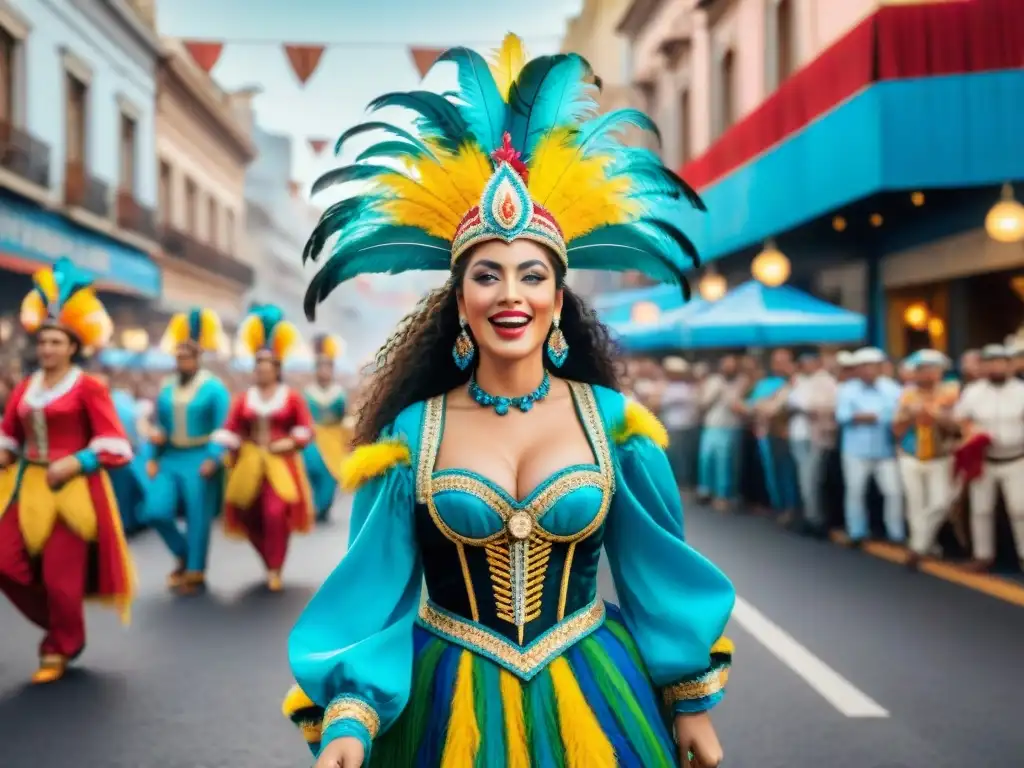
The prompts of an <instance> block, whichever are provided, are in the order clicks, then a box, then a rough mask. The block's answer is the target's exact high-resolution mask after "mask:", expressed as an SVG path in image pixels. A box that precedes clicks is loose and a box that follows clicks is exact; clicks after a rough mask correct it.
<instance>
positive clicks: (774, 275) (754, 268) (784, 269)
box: [750, 240, 791, 288]
mask: <svg viewBox="0 0 1024 768" xmlns="http://www.w3.org/2000/svg"><path fill="white" fill-rule="evenodd" d="M790 271H791V270H790V264H789V259H787V258H786V254H784V253H783V252H782V251H780V250H779V249H778V248H776V247H775V241H774V240H769V241H768V242H766V243H765V245H764V250H762V251H761V252H760V253H759V254H757V256H755V257H754V261H753V262H752V263H751V265H750V272H751V274H753V276H754V279H756V280H757V281H759V282H760V283H762V284H763V285H767V286H768V287H769V288H776V287H778V286H780V285H782V284H783V283H784V282H786V281H787V280H789V275H790Z"/></svg>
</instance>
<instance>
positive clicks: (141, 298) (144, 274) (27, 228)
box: [0, 192, 161, 331]
mask: <svg viewBox="0 0 1024 768" xmlns="http://www.w3.org/2000/svg"><path fill="white" fill-rule="evenodd" d="M62 257H67V258H70V259H71V260H72V261H74V262H75V264H77V265H78V266H79V267H81V268H82V269H84V270H86V271H87V272H89V273H90V274H91V275H92V276H93V278H94V279H95V281H96V287H97V289H98V290H99V291H100V293H101V295H102V297H103V299H104V301H105V303H106V304H107V308H108V311H110V313H111V316H112V318H113V320H114V324H115V327H116V328H118V330H119V331H123V330H131V329H132V328H133V327H135V326H138V325H141V324H145V323H146V322H147V316H148V313H149V307H150V304H151V302H153V301H155V300H156V299H158V298H159V297H160V291H161V277H160V270H159V268H158V267H157V266H156V265H155V264H154V263H153V261H152V259H151V258H150V256H149V255H148V254H146V253H144V252H142V251H139V250H136V249H134V248H132V247H130V246H128V245H125V244H123V243H121V242H120V241H118V240H114V239H113V238H108V237H105V236H103V235H101V234H99V233H96V232H93V231H91V230H88V229H85V228H83V227H79V226H78V225H76V224H74V223H73V222H71V221H69V220H68V219H66V218H64V217H63V216H61V215H60V214H58V213H55V212H52V211H48V210H44V209H42V208H39V207H37V206H35V205H33V204H31V203H28V202H25V201H23V200H21V199H20V198H16V197H14V196H10V195H6V194H4V193H2V192H0V274H2V279H0V314H3V315H5V316H8V317H10V316H14V315H16V314H17V312H18V308H19V306H20V304H21V301H22V299H23V298H24V296H25V294H26V293H27V292H28V290H29V289H30V288H31V275H32V273H33V272H35V271H36V270H37V269H40V268H41V267H45V266H47V265H50V264H53V263H54V262H55V261H57V260H58V259H60V258H62Z"/></svg>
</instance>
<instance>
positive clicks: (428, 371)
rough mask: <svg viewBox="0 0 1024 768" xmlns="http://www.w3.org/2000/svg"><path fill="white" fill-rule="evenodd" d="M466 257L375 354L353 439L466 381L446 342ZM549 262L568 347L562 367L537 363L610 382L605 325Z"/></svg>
mask: <svg viewBox="0 0 1024 768" xmlns="http://www.w3.org/2000/svg"><path fill="white" fill-rule="evenodd" d="M468 256H469V254H467V255H466V256H464V257H463V258H461V259H459V261H458V262H456V264H455V268H454V269H453V270H452V275H451V277H450V278H449V280H448V282H446V283H445V284H444V286H442V287H441V288H438V289H436V290H434V291H431V292H430V293H428V294H427V295H426V296H424V297H423V298H422V299H421V300H420V302H419V303H418V304H417V305H416V307H415V308H414V309H413V310H412V312H410V313H409V314H408V315H406V316H405V317H404V318H403V319H402V321H401V322H400V323H399V324H398V327H397V328H396V329H395V332H394V333H393V334H392V335H391V337H390V338H389V339H388V340H387V341H386V342H385V343H384V346H383V347H381V349H380V351H379V352H378V353H377V357H376V363H375V366H376V367H375V370H374V371H373V373H372V377H373V380H372V384H371V386H370V387H369V388H368V391H367V392H365V393H363V397H362V398H361V402H360V403H359V410H358V414H359V415H358V420H357V422H356V427H355V443H356V444H357V445H366V444H369V443H372V442H374V441H375V440H377V438H378V437H379V436H380V434H381V432H382V430H383V429H384V428H385V427H386V426H387V425H388V424H390V423H391V422H392V421H394V420H395V418H396V417H397V416H398V414H399V413H401V412H402V411H403V410H404V409H405V408H407V407H408V406H410V405H412V404H413V403H418V402H420V401H421V400H427V399H429V398H431V397H435V396H437V395H440V394H443V393H445V392H449V391H451V390H453V389H455V388H457V387H459V386H461V385H464V384H465V383H466V382H468V381H469V377H470V375H471V373H472V370H471V369H467V370H465V371H462V370H459V368H458V366H457V365H455V361H454V360H453V359H452V346H453V345H454V344H455V337H456V336H458V334H459V331H460V328H459V311H458V304H457V298H458V294H459V292H460V291H461V286H462V281H463V279H464V278H465V275H466V269H467V267H468V265H469V262H470V259H469V258H468ZM551 261H552V263H553V265H554V268H555V285H556V286H557V287H558V288H561V289H562V291H563V302H562V314H561V328H562V333H563V334H565V340H566V342H568V344H569V348H570V350H571V351H570V353H569V357H568V358H567V359H566V361H565V364H564V365H563V366H562V367H561V368H558V369H555V368H554V367H553V366H551V364H550V361H549V360H548V359H547V356H546V355H545V356H544V365H545V366H546V367H548V368H549V370H550V371H551V372H552V373H556V372H557V374H558V376H560V377H562V378H566V379H570V380H572V381H579V382H583V383H585V384H595V385H600V386H604V387H611V388H617V387H618V386H619V381H620V371H619V362H618V353H617V351H616V348H615V345H614V343H613V342H612V340H611V337H610V335H609V334H608V329H607V328H606V327H605V326H604V324H602V323H601V322H600V321H599V320H598V319H597V315H596V313H595V312H594V311H593V310H591V309H590V308H589V307H587V305H586V304H585V303H584V301H583V299H581V298H580V297H579V296H577V295H576V294H575V293H573V291H572V289H570V288H569V287H567V286H566V285H565V274H566V270H565V267H564V266H563V264H562V263H561V261H559V260H558V259H552V260H551ZM467 331H468V329H467Z"/></svg>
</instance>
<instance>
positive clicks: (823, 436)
mask: <svg viewBox="0 0 1024 768" xmlns="http://www.w3.org/2000/svg"><path fill="white" fill-rule="evenodd" d="M836 387H837V385H836V380H835V379H834V378H833V377H832V375H831V374H830V373H829V372H828V371H827V370H825V367H824V363H823V362H822V359H821V358H820V357H819V356H818V355H803V356H801V358H800V375H799V376H798V377H797V380H796V383H795V385H794V386H793V388H792V390H791V391H790V393H789V403H788V406H789V410H790V413H791V416H790V419H789V442H790V450H791V451H792V454H793V459H794V461H795V462H796V472H797V482H798V484H799V488H800V500H801V502H802V506H803V520H802V521H801V523H802V525H801V527H802V528H804V529H805V530H806V531H807V532H808V533H811V534H815V535H820V534H822V533H824V532H825V527H826V520H825V514H824V510H823V506H822V501H823V499H822V493H823V490H824V485H825V469H826V465H827V464H826V462H827V459H828V454H829V451H830V450H831V449H832V448H833V447H834V445H835V430H834V413H835V408H836Z"/></svg>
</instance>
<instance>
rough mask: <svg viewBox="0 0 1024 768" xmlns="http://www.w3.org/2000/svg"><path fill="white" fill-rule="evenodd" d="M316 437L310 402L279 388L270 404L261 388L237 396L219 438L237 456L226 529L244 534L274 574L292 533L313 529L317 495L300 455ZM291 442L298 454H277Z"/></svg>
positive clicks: (227, 494) (228, 494)
mask: <svg viewBox="0 0 1024 768" xmlns="http://www.w3.org/2000/svg"><path fill="white" fill-rule="evenodd" d="M312 437H313V422H312V419H311V418H310V414H309V408H308V407H307V406H306V402H305V400H304V399H303V398H302V396H301V395H299V394H298V393H297V392H295V391H294V390H293V389H291V388H290V387H288V386H287V385H285V384H279V385H278V387H277V389H276V390H275V391H274V393H273V394H272V395H271V396H270V398H269V399H266V400H264V399H263V397H262V396H261V395H260V392H259V390H258V389H257V388H256V387H250V388H249V390H248V391H246V392H244V393H242V394H240V395H236V396H235V399H234V401H233V402H232V404H231V411H230V412H229V414H228V419H227V422H226V423H225V424H224V428H223V429H221V430H219V431H218V432H217V433H215V435H214V440H216V441H217V442H218V443H220V444H221V445H224V446H225V447H226V448H229V449H230V450H232V451H235V452H236V456H235V458H234V462H233V464H232V467H231V474H230V477H229V479H228V486H227V490H226V492H225V498H224V501H225V504H224V526H225V528H226V530H227V532H228V533H229V534H232V533H233V534H244V535H247V536H248V537H249V541H251V542H252V545H253V546H254V547H255V548H256V551H257V552H259V553H260V557H262V558H263V562H264V563H265V564H266V566H267V570H268V571H270V572H276V571H280V570H281V567H282V566H283V565H284V558H285V554H286V552H287V550H288V538H289V535H290V534H291V532H293V531H295V532H299V533H306V532H307V531H309V529H310V528H311V527H312V525H313V519H314V508H313V493H312V490H311V489H310V485H309V479H308V477H307V475H306V467H305V464H304V463H303V461H302V455H301V453H300V451H301V450H302V448H304V447H305V446H306V444H308V443H309V441H310V440H311V439H312ZM285 439H291V440H292V441H293V442H294V444H295V450H292V451H288V452H287V453H282V454H274V453H272V452H271V451H270V450H269V449H270V446H271V445H273V444H274V443H275V442H276V441H279V440H285Z"/></svg>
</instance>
